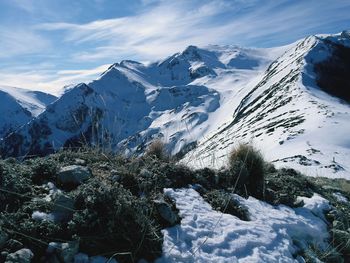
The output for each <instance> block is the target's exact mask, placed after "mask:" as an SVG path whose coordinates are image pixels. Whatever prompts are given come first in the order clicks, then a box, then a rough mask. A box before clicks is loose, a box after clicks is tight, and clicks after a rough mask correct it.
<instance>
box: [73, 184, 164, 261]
mask: <svg viewBox="0 0 350 263" xmlns="http://www.w3.org/2000/svg"><path fill="white" fill-rule="evenodd" d="M75 208H76V210H78V211H76V212H75V213H74V215H73V219H72V220H71V221H70V223H69V230H70V231H71V232H72V234H73V235H76V236H79V237H80V249H81V251H82V252H85V253H87V254H89V255H96V254H97V255H101V254H106V255H109V256H111V255H112V254H113V253H116V252H118V253H121V252H129V253H130V254H129V255H127V256H121V257H118V256H117V257H116V258H117V259H118V262H125V261H126V262H131V261H133V260H135V261H137V259H140V258H144V259H146V260H149V261H151V260H154V259H155V258H156V257H158V256H160V253H161V245H162V235H161V233H160V230H159V225H158V224H157V223H156V222H155V220H154V217H153V214H152V205H151V202H150V201H149V200H148V199H145V198H137V197H136V196H134V195H132V194H131V193H130V191H128V190H126V189H124V188H123V187H122V186H121V185H119V184H118V183H111V182H107V181H104V180H101V179H98V178H95V179H93V180H91V181H89V183H86V184H84V185H81V186H80V187H79V188H78V189H77V193H76V203H75Z"/></svg>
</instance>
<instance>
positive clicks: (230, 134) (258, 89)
mask: <svg viewBox="0 0 350 263" xmlns="http://www.w3.org/2000/svg"><path fill="white" fill-rule="evenodd" d="M349 41H350V40H349V33H347V32H343V33H342V34H338V35H332V36H330V35H323V36H311V37H308V38H306V39H302V40H300V41H298V42H296V43H293V44H291V45H288V46H284V47H278V48H270V49H250V48H242V47H237V46H208V47H205V48H198V47H195V46H189V47H188V48H186V49H185V50H184V51H183V52H181V53H177V54H174V55H173V56H170V57H169V58H167V59H165V60H163V61H160V62H156V63H151V64H147V65H145V64H142V63H138V62H135V61H122V62H120V63H116V64H113V65H111V66H110V68H109V69H108V70H107V71H106V72H104V73H103V74H102V75H101V77H100V78H99V79H97V80H95V81H93V82H91V83H88V84H79V85H77V86H74V87H71V88H70V89H69V90H67V91H66V92H65V93H64V94H63V95H62V97H60V98H59V99H58V100H57V101H55V102H54V103H53V104H51V105H49V106H48V107H47V109H46V110H45V111H44V112H43V113H42V114H41V115H39V116H38V117H37V118H35V119H34V120H33V121H31V122H30V123H29V124H27V125H25V126H24V127H23V128H21V129H20V130H18V131H17V132H16V133H13V134H11V136H8V137H7V138H6V140H5V142H4V143H3V144H2V147H1V151H2V154H3V155H6V156H11V155H12V156H22V155H26V154H40V155H44V154H47V153H49V152H52V151H54V150H57V149H59V148H60V147H62V146H73V147H74V146H79V145H81V144H89V143H90V144H95V145H96V144H98V145H100V146H102V147H104V148H107V149H113V150H119V151H123V152H126V153H133V154H142V153H143V152H144V150H145V147H146V146H147V145H148V144H149V143H150V142H151V141H152V140H154V139H155V138H161V139H162V140H163V141H164V142H165V143H166V144H167V147H168V149H169V151H170V152H171V153H172V154H178V156H180V157H183V156H184V158H183V160H182V161H183V162H185V163H188V164H189V165H192V166H195V167H201V166H214V167H220V166H222V165H224V164H225V162H226V156H227V153H228V152H229V151H230V150H231V149H232V147H233V146H234V145H236V144H238V143H240V142H247V141H253V143H254V144H255V145H256V146H257V147H258V148H260V149H262V150H263V152H264V154H265V156H266V158H267V159H268V160H270V161H273V162H274V163H276V165H278V166H292V167H294V168H297V169H298V170H301V171H303V172H306V173H307V174H308V175H320V176H328V177H349V176H350V164H349V162H348V160H349V157H350V156H349V155H350V149H349V147H350V141H349V137H348V134H349V132H350V119H349V118H350V107H349V104H348V103H347V102H346V101H349V98H348V97H347V94H346V92H345V93H344V92H343V90H344V89H346V87H344V89H343V88H342V87H343V86H342V85H343V83H347V82H346V81H344V79H346V77H347V76H346V74H347V72H348V65H349V63H350V62H349V60H350V59H349V58H348V51H349V48H348V47H349ZM339 67H340V68H339ZM328 71H331V72H335V73H337V72H345V73H341V74H340V75H339V76H338V75H337V74H335V75H336V77H334V78H330V77H329V76H328V75H329V74H328V75H327V72H328ZM334 83H335V85H334V86H333V84H334ZM320 87H321V88H322V89H323V90H325V91H326V92H324V91H322V89H321V88H320ZM334 87H335V88H334ZM329 94H333V95H336V96H338V97H341V98H343V99H344V101H341V100H340V99H339V98H337V97H333V96H332V95H329Z"/></svg>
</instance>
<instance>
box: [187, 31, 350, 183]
mask: <svg viewBox="0 0 350 263" xmlns="http://www.w3.org/2000/svg"><path fill="white" fill-rule="evenodd" d="M349 55H350V37H349V33H348V32H343V33H342V34H339V35H333V36H310V37H307V38H306V39H303V40H301V41H299V42H297V43H296V44H295V45H294V46H293V47H291V48H290V49H289V50H287V51H286V52H285V53H284V54H283V55H282V56H280V57H279V58H277V59H276V60H275V61H274V62H273V63H271V64H270V65H269V67H268V68H267V70H266V71H265V73H264V74H263V76H262V78H261V79H260V80H259V82H258V83H257V84H256V85H254V86H252V87H251V88H250V89H249V90H248V91H247V92H246V94H245V95H244V97H243V98H242V99H240V100H239V105H237V106H234V107H233V108H234V112H233V114H232V115H231V116H232V119H231V121H230V122H228V123H227V124H226V125H225V126H223V127H221V128H219V129H217V130H216V131H215V132H213V133H212V134H210V135H209V136H208V139H202V140H201V141H200V142H199V143H198V146H197V147H196V148H195V149H194V150H193V151H191V152H189V153H188V154H187V155H186V156H185V158H184V161H185V162H188V163H191V164H192V165H196V166H203V164H206V163H213V166H217V167H220V166H221V165H224V163H225V162H226V156H227V153H228V152H229V151H230V149H231V147H232V146H233V145H235V144H237V142H247V141H250V142H253V144H254V145H256V146H257V147H258V148H260V149H262V150H263V152H264V154H265V156H266V157H267V158H268V159H269V160H270V161H273V162H274V163H275V164H276V165H277V166H291V167H293V168H296V169H298V170H301V171H302V172H305V174H308V175H314V176H326V177H348V176H349V171H350V166H349V165H350V163H349V160H350V148H349V146H350V140H349V139H350V137H349V132H350V106H349V104H348V102H349V89H348V85H349V84H348V76H349V75H348V74H349V73H350V56H349ZM330 73H332V74H330ZM325 91H326V92H327V93H326V92H325ZM330 94H334V95H337V96H338V97H335V96H332V95H330ZM341 99H343V100H341ZM346 101H347V102H346Z"/></svg>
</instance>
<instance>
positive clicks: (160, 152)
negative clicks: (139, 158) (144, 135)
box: [146, 140, 169, 160]
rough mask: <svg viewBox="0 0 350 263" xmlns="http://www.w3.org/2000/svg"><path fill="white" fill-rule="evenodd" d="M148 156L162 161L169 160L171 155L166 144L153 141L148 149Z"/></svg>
mask: <svg viewBox="0 0 350 263" xmlns="http://www.w3.org/2000/svg"><path fill="white" fill-rule="evenodd" d="M146 155H148V156H155V157H157V158H158V159H160V160H167V159H169V155H168V153H167V151H166V149H165V144H164V143H163V142H162V141H161V140H155V141H153V142H152V143H151V144H150V145H149V146H148V148H147V151H146Z"/></svg>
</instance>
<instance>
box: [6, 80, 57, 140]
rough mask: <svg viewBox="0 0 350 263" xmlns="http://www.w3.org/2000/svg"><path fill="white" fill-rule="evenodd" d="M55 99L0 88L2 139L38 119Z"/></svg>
mask: <svg viewBox="0 0 350 263" xmlns="http://www.w3.org/2000/svg"><path fill="white" fill-rule="evenodd" d="M55 99H56V97H55V96H53V95H50V94H47V93H43V92H39V91H30V90H26V89H20V88H15V87H8V86H0V111H1V117H0V139H1V138H3V137H5V136H6V135H7V134H9V133H10V132H12V131H15V130H17V129H18V128H19V127H21V126H22V125H24V124H26V123H28V122H30V121H31V120H32V119H33V118H35V117H37V116H38V115H39V114H40V113H41V112H43V111H44V110H45V108H46V106H47V105H49V104H50V103H51V102H53V101H54V100H55Z"/></svg>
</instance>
